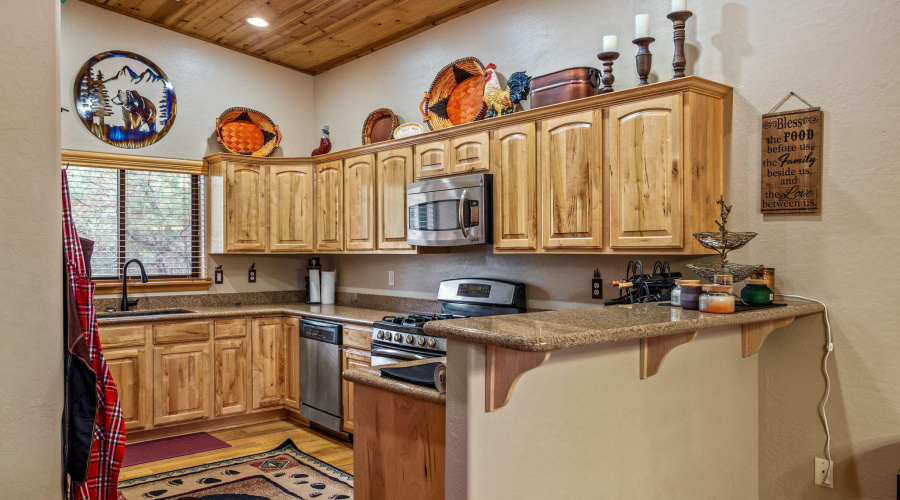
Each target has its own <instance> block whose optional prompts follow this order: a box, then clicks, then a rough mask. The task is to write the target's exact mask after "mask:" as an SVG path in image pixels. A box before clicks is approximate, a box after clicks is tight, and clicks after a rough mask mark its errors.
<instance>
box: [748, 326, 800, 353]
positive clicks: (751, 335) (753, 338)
mask: <svg viewBox="0 0 900 500" xmlns="http://www.w3.org/2000/svg"><path fill="white" fill-rule="evenodd" d="M793 321H794V318H792V317H791V318H782V319H773V320H768V321H760V322H759V323H748V324H746V325H744V326H743V338H742V340H741V356H743V357H745V358H747V357H750V356H753V355H754V354H756V353H758V352H759V349H760V348H761V347H762V344H763V342H765V340H766V337H768V336H769V334H770V333H772V332H773V331H774V330H777V329H779V328H781V327H783V326H787V325H790V324H791V323H792V322H793Z"/></svg>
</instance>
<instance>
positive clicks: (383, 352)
mask: <svg viewBox="0 0 900 500" xmlns="http://www.w3.org/2000/svg"><path fill="white" fill-rule="evenodd" d="M372 355H373V356H390V357H392V358H399V359H408V360H410V361H415V360H419V359H428V357H427V356H423V355H421V354H414V353H411V352H406V351H399V350H396V349H385V348H383V347H373V348H372Z"/></svg>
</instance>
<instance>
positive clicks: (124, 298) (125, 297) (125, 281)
mask: <svg viewBox="0 0 900 500" xmlns="http://www.w3.org/2000/svg"><path fill="white" fill-rule="evenodd" d="M132 262H134V263H135V264H137V265H138V267H140V268H141V283H146V282H148V281H150V280H149V279H147V272H146V271H144V264H143V263H141V261H139V260H137V259H131V260H129V261H128V262H126V263H125V265H124V266H122V310H123V311H127V310H128V308H129V307H134V306H136V305H137V303H138V300H140V299H134V300H128V266H129V265H130V264H131V263H132Z"/></svg>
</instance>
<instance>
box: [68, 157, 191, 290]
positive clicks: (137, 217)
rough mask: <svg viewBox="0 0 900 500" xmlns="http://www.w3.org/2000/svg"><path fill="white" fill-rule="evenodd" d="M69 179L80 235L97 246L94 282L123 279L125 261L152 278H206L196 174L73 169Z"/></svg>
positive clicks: (133, 272) (131, 273) (132, 273)
mask: <svg viewBox="0 0 900 500" xmlns="http://www.w3.org/2000/svg"><path fill="white" fill-rule="evenodd" d="M68 176H69V188H70V191H71V197H72V212H73V216H74V218H75V226H76V228H77V229H78V234H79V236H81V237H84V238H88V239H90V240H93V241H94V242H95V243H94V252H93V257H92V259H91V268H92V273H93V278H94V279H104V278H109V279H113V278H115V279H121V278H122V275H121V273H122V265H123V264H124V263H125V262H126V261H127V260H129V259H139V260H140V261H141V262H142V263H143V264H144V268H145V269H146V270H147V274H148V275H149V276H150V277H151V278H152V277H155V278H161V277H169V278H200V277H204V276H205V262H204V247H203V245H204V242H203V232H202V228H203V227H204V220H203V217H204V214H203V206H204V201H203V195H204V193H203V183H202V182H201V178H200V176H198V175H192V174H184V173H172V172H151V171H143V170H118V169H113V168H96V167H77V166H71V167H69V169H68ZM136 267H137V266H131V267H130V268H129V276H131V277H136V276H138V271H137V270H136V269H135V268H136Z"/></svg>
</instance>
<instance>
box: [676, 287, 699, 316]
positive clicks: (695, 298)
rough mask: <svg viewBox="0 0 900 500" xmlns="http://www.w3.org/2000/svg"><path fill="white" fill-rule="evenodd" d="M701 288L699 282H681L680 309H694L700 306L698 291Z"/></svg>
mask: <svg viewBox="0 0 900 500" xmlns="http://www.w3.org/2000/svg"><path fill="white" fill-rule="evenodd" d="M701 288H702V287H701V286H700V284H699V283H697V284H696V285H688V284H685V283H682V284H681V296H680V300H681V308H682V309H690V310H691V311H696V310H697V309H698V308H699V307H700V293H701V292H702V291H703V290H701Z"/></svg>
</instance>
